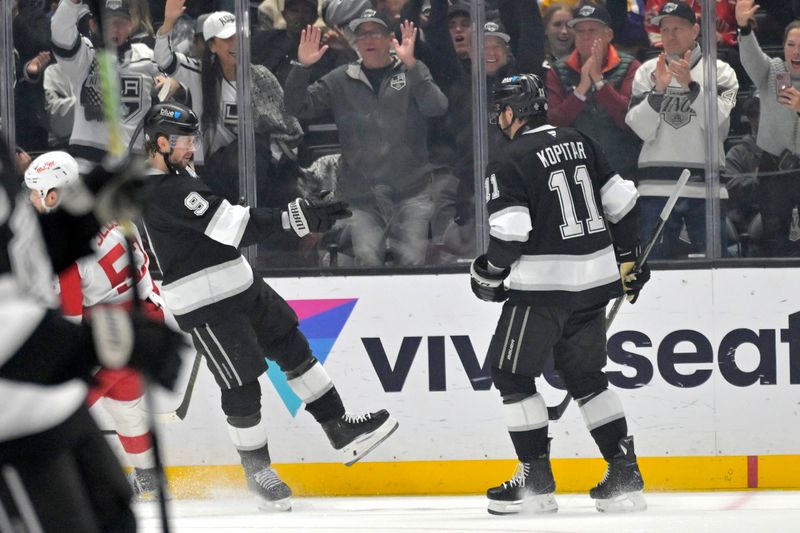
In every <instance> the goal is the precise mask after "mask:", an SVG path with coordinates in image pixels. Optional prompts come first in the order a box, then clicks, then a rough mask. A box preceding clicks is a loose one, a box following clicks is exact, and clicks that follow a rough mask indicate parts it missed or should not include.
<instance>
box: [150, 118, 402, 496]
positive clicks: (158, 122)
mask: <svg viewBox="0 0 800 533" xmlns="http://www.w3.org/2000/svg"><path fill="white" fill-rule="evenodd" d="M144 132H145V149H146V151H147V154H148V161H149V163H150V166H151V167H152V173H153V176H152V177H151V178H152V179H151V180H150V182H151V185H149V186H148V191H147V193H146V195H145V196H146V198H148V199H149V200H150V202H149V204H148V208H147V209H146V210H145V213H144V227H145V231H146V232H147V235H148V237H149V240H150V243H151V244H152V247H153V255H154V260H155V261H157V263H158V265H159V266H160V267H161V271H162V272H163V274H164V282H163V285H162V293H163V296H164V299H165V300H166V303H167V308H168V309H169V310H170V311H171V312H172V313H173V315H174V316H175V319H176V320H177V322H178V325H179V326H180V327H181V329H183V330H184V331H185V332H187V333H189V334H190V335H191V336H192V340H193V341H194V344H195V347H196V348H197V350H198V352H200V353H202V354H203V356H204V357H205V359H206V363H207V365H208V368H209V370H210V371H211V373H212V374H213V375H214V378H215V380H216V382H217V385H218V386H219V388H220V390H221V391H222V411H223V412H224V413H225V416H226V419H227V424H228V433H229V435H230V438H231V440H232V441H233V445H234V446H235V447H236V450H237V451H238V452H239V455H240V458H241V461H242V466H243V467H244V471H245V477H246V479H247V485H248V488H249V489H250V491H251V492H253V493H254V494H255V495H256V496H257V498H258V499H259V507H261V508H262V509H264V510H288V509H291V494H292V492H291V489H290V488H289V487H288V486H287V485H286V484H285V483H284V482H283V481H281V480H280V478H279V477H278V476H277V474H276V473H275V471H274V470H273V469H272V468H271V467H270V465H271V458H270V455H269V448H268V445H267V429H266V424H265V422H264V421H263V420H262V419H261V387H260V385H259V382H258V378H259V376H261V375H262V374H263V373H264V371H265V370H266V369H267V363H266V359H270V360H271V361H274V362H275V363H277V364H278V366H279V367H280V368H281V370H282V371H283V372H284V373H285V374H286V377H287V379H288V382H289V386H290V387H291V389H292V390H293V391H294V393H295V394H297V396H298V397H300V399H301V400H303V401H304V402H305V404H306V410H307V411H308V412H309V413H310V414H311V415H312V416H313V417H314V418H315V419H316V420H317V422H319V423H320V425H321V426H322V429H323V430H324V432H325V434H326V435H327V437H328V439H329V440H330V442H331V445H332V446H333V447H334V448H335V449H337V450H341V452H342V453H343V455H344V458H343V460H344V462H345V464H347V465H351V464H353V463H355V462H356V461H358V460H359V459H361V458H362V457H364V456H365V455H366V454H367V453H369V452H370V451H371V450H372V449H374V448H375V447H376V446H377V445H378V444H380V443H381V442H383V441H384V440H385V439H386V438H387V437H389V435H391V434H392V433H393V432H394V430H395V429H396V428H397V425H398V424H397V421H396V420H395V419H393V418H391V417H390V416H389V413H388V412H386V411H385V410H380V411H378V412H374V413H368V414H365V415H362V416H353V415H350V414H348V413H346V412H345V409H344V406H343V404H342V400H341V399H340V397H339V393H338V392H337V390H336V387H335V386H334V384H333V382H332V381H331V378H330V377H329V376H328V373H327V372H326V371H325V369H324V368H323V367H322V365H321V364H320V363H319V361H317V359H316V358H315V357H314V355H313V354H312V353H311V350H310V348H309V345H308V341H307V340H306V337H305V336H304V335H303V333H302V332H301V331H300V330H299V329H298V320H297V316H296V315H295V313H294V311H292V309H291V307H289V305H288V304H287V303H286V301H285V300H284V299H283V298H281V297H280V296H279V295H278V294H277V293H276V292H275V291H274V290H273V289H272V288H271V287H269V286H268V285H267V284H266V283H265V282H264V280H263V279H261V278H260V277H258V276H257V275H255V273H254V272H253V269H252V268H251V267H250V265H249V263H248V262H247V260H246V259H245V258H244V257H243V256H242V255H241V253H239V250H238V247H239V246H247V245H250V244H254V243H257V242H259V241H262V240H264V239H265V238H266V237H267V236H268V235H269V234H271V233H272V232H281V231H288V232H292V233H293V234H295V235H296V236H297V237H298V238H302V237H304V236H305V235H308V234H309V233H312V232H325V231H328V230H329V229H331V227H332V226H333V224H334V223H335V222H336V221H337V220H338V219H341V218H346V217H348V216H350V211H349V210H348V209H347V206H346V204H344V203H342V202H331V203H313V202H309V201H306V200H303V199H301V198H298V199H297V200H295V201H293V202H291V203H290V204H289V205H288V206H287V209H286V210H281V209H268V208H251V207H245V206H241V205H231V204H230V203H229V202H228V201H227V200H224V199H222V198H220V197H218V196H215V195H214V194H213V193H212V192H211V190H210V189H209V188H208V186H207V185H206V184H205V183H204V182H203V181H202V180H201V179H199V178H198V177H197V175H196V174H194V172H193V171H192V170H191V168H190V167H188V166H187V164H188V162H189V161H190V160H191V155H192V153H193V151H194V147H195V146H196V139H197V136H198V132H199V124H198V120H197V117H196V116H195V114H194V113H193V112H192V111H191V109H189V108H188V107H186V106H183V105H180V104H172V103H163V104H157V105H155V106H153V108H151V110H150V111H149V112H148V114H147V116H146V117H145V122H144ZM265 358H266V359H265Z"/></svg>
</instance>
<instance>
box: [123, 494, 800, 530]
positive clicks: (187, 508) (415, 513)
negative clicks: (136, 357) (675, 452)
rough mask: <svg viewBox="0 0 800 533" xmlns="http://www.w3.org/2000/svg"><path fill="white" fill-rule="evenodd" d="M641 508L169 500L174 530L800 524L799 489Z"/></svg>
mask: <svg viewBox="0 0 800 533" xmlns="http://www.w3.org/2000/svg"><path fill="white" fill-rule="evenodd" d="M646 496H647V502H648V507H649V508H648V510H647V511H645V512H643V513H635V514H625V515H604V514H600V513H598V512H597V511H595V509H594V505H593V504H592V502H591V500H590V499H589V497H588V495H585V494H563V495H557V496H556V498H557V500H558V504H559V508H560V509H559V511H558V513H556V514H553V515H533V516H522V515H517V516H491V515H489V514H488V513H487V512H486V500H485V498H483V497H480V496H446V497H445V496H431V497H374V498H300V499H297V500H295V504H294V511H293V512H291V513H279V514H267V513H261V512H258V511H257V510H256V509H255V505H254V503H253V501H252V500H249V499H248V497H247V496H242V497H241V498H220V499H214V500H180V501H173V502H171V512H172V520H171V524H172V525H171V531H174V532H180V533H189V532H200V533H202V532H212V531H213V532H214V533H234V532H255V531H270V532H280V531H291V532H294V533H316V532H324V531H331V532H350V531H353V532H359V533H360V532H392V531H403V532H416V531H421V532H424V531H443V532H468V531H474V532H486V531H503V532H517V531H519V532H522V531H525V532H529V533H583V532H585V533H667V532H669V533H697V532H712V533H714V532H719V533H762V532H763V533H784V532H786V533H789V532H798V531H800V492H798V491H781V492H777V491H776V492H772V491H749V492H691V493H679V492H672V493H649V494H647V495H646ZM136 512H137V515H138V517H139V526H140V527H139V530H140V531H144V532H150V533H153V532H157V531H161V527H160V522H159V520H158V515H157V506H156V505H155V504H140V505H138V507H137V508H136Z"/></svg>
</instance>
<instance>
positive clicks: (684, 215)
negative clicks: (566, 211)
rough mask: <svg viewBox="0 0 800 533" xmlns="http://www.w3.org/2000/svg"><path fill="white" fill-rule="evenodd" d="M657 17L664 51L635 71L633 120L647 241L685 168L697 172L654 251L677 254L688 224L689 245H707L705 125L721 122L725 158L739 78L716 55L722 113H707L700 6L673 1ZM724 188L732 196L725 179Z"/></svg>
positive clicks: (699, 248) (700, 249)
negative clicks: (638, 140) (699, 38)
mask: <svg viewBox="0 0 800 533" xmlns="http://www.w3.org/2000/svg"><path fill="white" fill-rule="evenodd" d="M653 21H654V23H655V24H658V25H659V30H660V32H661V36H662V38H663V45H664V52H662V53H661V54H660V55H659V56H658V57H655V58H653V59H650V60H649V61H647V62H645V63H644V64H643V65H642V66H641V67H640V68H639V70H638V71H636V78H635V80H634V84H633V96H632V97H631V107H630V110H629V111H628V114H627V116H626V122H627V123H628V124H629V125H630V126H631V128H632V129H633V131H635V132H636V134H637V135H638V136H639V137H640V138H641V139H642V140H643V141H644V146H643V147H642V151H641V154H640V155H639V184H638V189H639V194H640V196H641V199H640V201H639V203H640V205H641V208H642V242H646V241H647V240H648V239H649V238H650V236H651V235H652V233H653V230H654V228H655V227H656V225H657V223H658V220H659V218H658V215H659V213H660V212H661V209H662V208H663V207H664V204H665V203H666V200H667V197H668V196H669V194H670V192H671V191H672V187H673V186H674V184H675V182H676V181H677V178H678V176H679V175H680V174H681V172H682V170H683V169H684V168H688V169H689V170H690V171H691V172H692V178H691V179H690V181H689V183H688V184H687V185H686V187H685V188H684V190H683V193H682V194H681V198H680V199H679V200H678V202H677V204H676V205H675V208H674V210H673V211H672V214H671V215H670V217H669V219H668V220H667V224H666V226H665V227H664V233H663V236H662V239H661V241H660V242H659V243H658V244H656V246H655V247H654V248H653V251H652V253H651V256H650V257H652V258H653V259H675V258H678V257H679V255H681V254H680V251H679V250H680V248H679V238H680V234H681V230H682V229H683V227H684V225H685V228H686V231H687V233H688V237H689V240H690V241H691V250H690V253H692V254H704V253H705V242H706V240H705V236H706V229H705V228H706V213H705V196H706V184H705V183H704V182H705V170H704V169H705V163H706V159H707V157H708V156H707V154H706V144H707V137H706V129H707V127H708V124H709V123H712V124H718V127H719V130H718V131H719V154H720V161H719V164H720V166H723V165H724V164H725V162H724V159H722V157H723V154H724V149H723V141H724V140H725V139H726V138H727V136H728V130H729V126H730V113H731V110H732V109H733V107H734V105H736V94H737V92H738V90H739V82H738V81H737V79H736V73H735V72H734V71H733V69H732V68H731V67H730V65H728V64H727V63H725V62H724V61H721V60H716V61H717V80H716V82H717V83H716V88H717V110H718V115H717V117H714V118H707V117H706V116H705V104H704V94H705V93H704V91H703V86H704V85H705V83H707V82H706V81H705V80H704V68H705V67H704V59H703V54H702V52H701V50H700V45H699V44H697V36H698V35H699V34H700V26H699V25H698V24H697V18H696V16H695V13H694V11H693V10H692V8H691V7H689V6H688V5H687V4H684V3H677V2H668V3H666V4H664V6H663V7H662V8H661V11H660V12H659V14H658V16H657V17H656V18H655V19H653ZM720 195H721V196H720V197H721V198H726V197H727V193H726V191H725V189H724V187H722V188H721V191H720ZM723 238H724V234H723ZM724 249H725V246H723V250H724Z"/></svg>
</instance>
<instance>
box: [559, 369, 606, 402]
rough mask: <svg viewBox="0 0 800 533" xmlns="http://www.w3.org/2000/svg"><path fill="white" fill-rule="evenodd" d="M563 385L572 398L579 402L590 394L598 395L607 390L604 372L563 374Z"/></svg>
mask: <svg viewBox="0 0 800 533" xmlns="http://www.w3.org/2000/svg"><path fill="white" fill-rule="evenodd" d="M562 377H563V378H564V385H565V386H566V387H567V392H569V393H570V394H571V395H572V397H573V398H575V399H576V400H580V399H581V398H586V397H587V396H590V395H592V394H600V393H601V392H603V391H604V390H606V389H607V388H608V377H607V376H606V374H605V372H602V371H600V370H598V371H597V372H564V373H563V374H562Z"/></svg>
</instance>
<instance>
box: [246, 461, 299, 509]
mask: <svg viewBox="0 0 800 533" xmlns="http://www.w3.org/2000/svg"><path fill="white" fill-rule="evenodd" d="M245 476H246V477H247V488H248V489H249V490H250V492H252V493H253V494H255V495H256V497H257V498H258V508H259V509H261V510H262V511H291V510H292V489H291V488H289V485H287V484H286V483H284V482H283V481H282V480H281V478H279V477H278V474H276V473H275V471H274V470H273V469H272V467H270V466H265V467H263V468H261V469H260V470H256V471H254V472H253V471H249V469H247V468H246V469H245Z"/></svg>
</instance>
